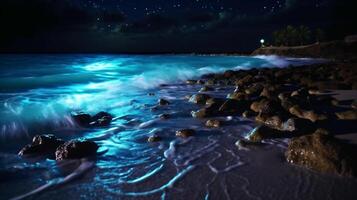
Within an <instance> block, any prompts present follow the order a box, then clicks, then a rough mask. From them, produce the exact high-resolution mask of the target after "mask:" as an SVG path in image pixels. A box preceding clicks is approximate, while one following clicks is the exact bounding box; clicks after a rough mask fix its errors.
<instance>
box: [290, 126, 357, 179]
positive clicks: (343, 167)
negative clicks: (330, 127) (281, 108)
mask: <svg viewBox="0 0 357 200" xmlns="http://www.w3.org/2000/svg"><path fill="white" fill-rule="evenodd" d="M346 145H348V144H343V143H342V142H341V141H339V140H337V139H335V138H334V137H333V136H330V135H328V134H323V133H321V132H315V133H314V134H312V135H306V136H301V137H298V138H294V139H292V140H291V141H290V142H289V145H288V149H287V151H286V152H285V156H286V160H287V161H288V162H289V163H292V164H295V165H299V166H302V167H306V168H309V169H311V170H315V171H318V172H322V173H329V174H335V175H342V176H355V175H356V167H355V166H356V165H355V164H354V163H353V162H355V161H354V159H352V156H351V155H352V154H349V152H348V150H347V149H346V148H344V147H345V146H346Z"/></svg>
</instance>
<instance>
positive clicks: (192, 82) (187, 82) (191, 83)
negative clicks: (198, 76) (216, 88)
mask: <svg viewBox="0 0 357 200" xmlns="http://www.w3.org/2000/svg"><path fill="white" fill-rule="evenodd" d="M196 82H197V81H196V80H187V81H186V84H188V85H194V84H196Z"/></svg>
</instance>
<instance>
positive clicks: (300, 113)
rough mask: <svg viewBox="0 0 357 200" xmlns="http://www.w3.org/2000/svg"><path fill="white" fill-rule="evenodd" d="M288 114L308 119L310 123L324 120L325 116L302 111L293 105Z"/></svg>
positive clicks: (310, 111)
mask: <svg viewBox="0 0 357 200" xmlns="http://www.w3.org/2000/svg"><path fill="white" fill-rule="evenodd" d="M289 112H290V113H291V114H292V115H295V116H296V117H299V118H303V119H308V120H310V121H312V122H316V121H318V120H326V119H327V116H326V115H323V114H317V113H315V112H314V111H313V110H303V109H301V108H300V107H299V106H298V105H295V106H293V107H291V108H290V109H289Z"/></svg>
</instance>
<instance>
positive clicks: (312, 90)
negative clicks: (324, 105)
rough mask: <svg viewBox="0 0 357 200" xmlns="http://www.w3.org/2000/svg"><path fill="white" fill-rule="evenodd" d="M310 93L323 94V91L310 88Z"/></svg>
mask: <svg viewBox="0 0 357 200" xmlns="http://www.w3.org/2000/svg"><path fill="white" fill-rule="evenodd" d="M308 92H309V94H310V95H321V94H323V92H322V91H321V90H318V89H309V91H308Z"/></svg>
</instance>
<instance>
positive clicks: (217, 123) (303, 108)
mask: <svg viewBox="0 0 357 200" xmlns="http://www.w3.org/2000/svg"><path fill="white" fill-rule="evenodd" d="M355 64H356V63H355V62H354V61H353V60H352V61H349V62H343V61H331V62H328V63H319V64H311V65H303V66H293V67H292V66H289V67H284V68H278V67H274V68H252V69H245V70H227V71H225V72H222V73H211V74H205V75H203V76H202V77H201V79H198V80H187V81H186V82H184V83H182V82H181V83H177V84H174V85H170V84H165V85H161V86H160V87H158V88H155V89H152V90H150V92H153V93H148V94H145V95H147V97H148V98H151V99H154V100H158V101H157V103H154V104H149V105H145V106H143V107H142V108H139V107H138V109H142V111H143V112H148V113H151V114H152V117H153V118H152V119H148V121H146V120H144V121H142V120H140V119H139V120H138V119H137V118H131V117H130V116H129V117H128V119H125V118H123V119H120V120H125V121H127V123H125V124H124V125H125V126H126V125H127V126H128V127H129V128H132V129H133V130H136V131H142V132H143V133H141V132H140V136H139V139H138V140H133V141H134V142H138V145H140V146H147V148H148V149H146V150H148V152H147V154H145V157H149V158H150V156H152V155H151V154H152V153H153V152H154V155H155V156H156V154H157V156H158V157H155V158H162V161H161V163H162V165H161V166H162V167H160V168H159V169H157V171H155V169H154V171H155V172H157V174H152V175H151V174H150V175H149V176H148V177H145V174H144V175H142V177H145V179H147V180H148V181H147V182H144V183H147V184H148V185H149V186H147V185H146V186H143V188H145V189H147V188H149V189H152V187H151V186H150V185H151V184H156V183H157V182H156V181H161V182H163V181H167V182H170V181H177V183H176V184H175V187H173V190H170V193H169V192H167V195H168V197H172V198H173V199H180V198H177V196H175V194H176V195H178V193H175V189H176V188H180V187H181V188H182V189H183V190H182V191H186V192H185V195H186V196H187V197H190V196H191V195H192V194H193V193H194V192H195V191H196V190H197V191H199V190H202V188H201V184H193V185H191V184H189V183H196V182H195V181H197V180H196V178H195V177H196V176H195V175H194V176H192V174H191V173H192V172H191V171H189V172H187V173H190V174H191V176H189V175H185V176H184V177H183V179H182V180H176V178H175V177H177V176H180V175H178V174H181V172H184V173H186V171H185V170H184V169H193V171H195V172H199V173H195V174H197V176H198V177H200V179H202V180H203V181H205V180H208V178H211V177H210V176H211V175H212V174H214V178H213V179H212V183H213V182H214V180H215V179H216V177H218V178H217V179H222V180H223V181H225V180H229V182H228V183H225V182H223V183H224V184H225V185H224V186H221V187H223V188H222V189H224V190H229V191H232V194H231V195H234V196H237V195H238V194H241V195H244V194H245V195H246V193H244V192H243V193H240V192H239V189H240V188H241V187H247V188H242V189H243V190H244V191H245V192H246V191H248V193H251V194H256V197H265V195H266V194H267V193H265V192H267V191H266V190H265V189H266V188H267V186H266V185H264V184H267V183H269V185H271V186H272V188H276V190H272V194H273V195H284V194H282V193H280V189H281V190H284V188H285V195H286V197H289V194H287V193H286V192H287V191H289V190H291V191H295V192H296V193H298V192H300V189H299V188H297V187H296V186H295V185H294V184H292V183H295V182H296V181H297V180H299V181H301V178H303V180H304V179H310V178H311V179H312V180H311V181H312V182H315V181H316V182H317V184H316V186H317V187H313V189H318V187H320V186H321V187H322V188H328V187H329V185H327V184H326V183H324V181H326V180H336V181H338V183H339V185H341V186H344V184H346V185H348V186H346V187H347V188H352V187H353V186H355V185H356V184H357V183H356V182H355V179H354V178H355V177H356V173H355V172H356V171H355V170H356V168H355V166H356V165H355V162H356V160H357V159H356V157H354V156H355V155H353V153H351V152H353V150H355V146H353V144H354V145H356V144H357V143H355V142H353V144H351V143H352V142H351V141H354V139H355V138H356V134H355V133H357V130H355V129H356V126H355V124H356V122H357V121H356V119H351V115H350V114H351V113H350V114H349V115H340V116H339V115H337V114H336V113H343V112H345V111H353V113H355V112H356V108H355V106H354V105H355V104H353V103H354V102H352V101H350V100H351V98H352V96H353V95H352V94H354V93H353V91H356V85H355V77H356V68H355V67H354V66H355ZM341 89H343V90H341ZM346 89H348V90H346ZM352 89H353V90H352ZM336 94H337V96H334V95H336ZM188 95H189V96H188ZM352 99H354V100H356V98H355V96H353V98H352ZM178 108H180V109H178ZM347 114H348V113H347ZM98 115H100V117H96V116H98ZM341 116H342V118H343V117H347V118H350V119H347V118H345V119H341ZM75 117H76V118H77V119H78V120H79V121H77V122H78V124H79V123H83V124H82V125H83V128H87V129H86V132H90V130H92V129H96V128H100V127H101V125H102V124H101V123H104V124H103V125H104V126H103V127H104V128H103V127H102V128H103V129H105V128H106V127H108V124H109V123H110V122H111V120H112V117H114V118H113V121H112V126H109V127H110V129H111V128H112V127H115V125H116V124H115V116H111V115H110V114H109V113H98V114H97V115H95V116H89V118H91V119H87V118H88V116H87V115H86V114H81V115H77V116H75ZM82 117H83V118H82ZM352 117H353V116H352ZM93 118H95V119H96V121H95V122H96V125H99V126H90V124H91V121H92V120H93ZM97 118H98V119H97ZM98 120H99V121H98ZM162 124H166V126H162ZM131 125H132V126H131ZM109 127H108V128H109ZM116 128H118V127H116ZM121 128H122V127H120V128H118V129H117V130H113V131H110V130H108V131H103V132H102V131H100V132H101V133H100V134H99V135H96V134H93V135H92V134H89V135H92V136H89V138H87V139H89V140H90V141H94V142H95V143H98V144H99V145H100V144H103V142H104V143H105V142H106V141H105V140H108V139H110V140H112V139H114V140H117V141H118V144H117V145H123V146H125V141H121V140H120V139H118V138H121V137H123V138H124V140H125V138H130V139H132V138H133V137H138V136H137V135H136V134H134V135H125V134H126V133H123V132H122V131H123V130H124V129H121ZM129 130H130V129H129ZM123 134H124V135H123ZM116 135H118V136H116ZM58 136H59V135H58ZM43 137H44V138H46V137H50V138H51V137H52V136H43ZM116 137H118V138H116ZM336 138H338V139H336ZM63 139H64V141H61V143H62V142H65V141H66V140H67V139H68V138H63ZM77 139H78V138H75V140H77ZM340 139H347V140H348V141H346V140H340ZM56 141H58V140H56ZM121 142H124V143H122V144H121ZM114 145H115V144H114ZM54 149H55V148H54ZM25 150H26V149H25ZM57 150H58V149H57ZM57 150H56V152H57ZM101 150H102V151H103V149H101ZM112 150H113V149H107V150H104V151H103V152H109V153H111V154H110V155H109V157H105V156H106V153H103V156H104V159H103V158H102V155H98V158H97V159H98V161H97V162H98V165H99V166H101V167H99V168H98V169H96V170H98V171H96V173H95V174H94V173H93V174H94V175H93V174H92V176H95V177H97V176H100V177H101V176H103V175H105V174H106V173H109V174H110V177H111V179H112V178H113V176H114V177H116V176H118V174H111V171H112V170H113V168H110V169H109V172H106V171H105V167H103V166H105V165H107V164H108V163H112V164H114V165H115V164H118V163H115V162H116V160H114V159H112V158H111V156H114V155H116V153H115V154H113V152H112ZM50 151H53V148H51V150H50ZM102 151H100V150H99V152H102ZM90 153H91V154H90V155H92V154H93V151H91V152H90ZM130 153H132V150H131V149H130V148H129V149H128V152H127V154H125V155H126V156H129V158H130V155H131V154H130ZM134 153H135V152H134ZM56 154H57V153H56ZM336 155H337V156H336ZM56 156H57V155H56ZM81 156H84V157H86V156H88V154H86V153H84V155H81ZM117 156H121V155H120V153H118V155H117ZM265 156H267V157H265ZM124 157H125V156H124ZM109 158H110V159H109ZM113 158H114V157H113ZM56 159H57V158H56ZM61 159H62V158H61ZM205 160H206V161H205ZM207 160H208V161H207ZM216 160H217V161H218V162H215V161H216ZM228 161H230V162H228ZM161 163H160V164H161ZM224 163H225V164H224ZM316 163H317V164H316ZM150 164H152V163H151V162H148V163H146V164H145V165H150ZM103 168H104V169H103ZM115 169H116V170H120V169H121V168H120V167H118V168H115ZM132 169H134V168H132ZM179 169H183V171H179ZM266 169H269V170H272V171H271V174H270V173H265V170H266ZM150 170H152V168H150ZM161 170H162V171H161ZM170 170H172V171H174V172H175V174H174V175H175V176H172V177H174V178H173V179H170V176H166V175H167V173H168V172H167V171H170ZM280 170H282V171H283V172H282V171H280ZM103 171H104V172H103ZM242 171H243V172H242ZM74 172H75V171H74ZM252 172H253V174H255V173H257V174H259V176H256V177H255V176H252V175H251V174H252ZM316 172H317V173H316ZM237 174H239V176H238V175H237ZM151 176H153V177H154V178H157V179H152V178H153V177H151ZM351 177H352V178H351ZM118 178H120V176H119V177H118ZM132 178H134V177H132ZM149 178H150V179H149ZM271 178H274V180H276V181H271V182H269V180H270V179H271ZM138 179H139V180H140V177H139V178H138V177H136V179H134V180H138ZM286 179H287V180H288V181H287V184H291V185H290V186H289V187H284V186H285V184H283V185H281V183H280V182H279V180H286ZM129 180H130V179H129ZM242 180H243V186H241V187H239V186H238V185H236V184H238V183H240V181H242ZM248 180H249V181H248ZM262 180H264V181H262ZM349 181H350V182H349ZM150 183H151V184H150ZM183 183H185V184H186V185H190V187H191V186H192V187H193V189H192V190H190V188H187V187H184V185H185V184H183ZM201 183H202V182H201ZM221 183H222V182H221ZM260 183H262V184H263V185H261V186H260V187H258V186H257V187H256V186H255V185H256V184H258V185H259V184H260ZM302 183H310V181H307V182H306V180H305V181H302ZM84 184H89V185H91V184H92V182H91V181H89V182H85V183H84ZM93 184H97V185H100V184H98V183H93ZM117 185H118V183H115V184H111V185H109V186H110V187H115V186H117ZM124 185H125V184H124ZM143 185H145V184H143ZM71 186H72V185H68V188H70V187H71ZM248 186H250V188H249V187H248ZM274 186H275V187H274ZM31 187H32V185H31ZM135 187H136V188H140V183H139V186H138V185H135ZM304 187H305V186H304ZM306 187H308V188H305V189H309V187H310V186H306ZM88 188H90V187H88ZM124 188H125V189H126V191H131V190H133V188H131V187H130V186H127V187H124ZM184 188H185V189H184ZM286 188H288V189H286ZM60 189H63V188H60ZM99 189H102V188H100V187H99ZM149 189H148V191H150V192H149V193H148V195H146V194H145V193H138V194H140V195H144V196H145V197H146V198H147V199H158V197H159V194H160V192H161V191H159V190H155V189H152V190H149ZM236 189H237V190H236ZM26 190H28V189H26ZM92 190H95V188H94V189H90V191H91V193H92V192H93V191H92ZM168 190H169V189H168ZM203 190H204V191H207V195H208V194H209V195H211V194H213V195H212V197H213V199H214V197H216V198H219V197H220V196H221V195H222V194H220V193H219V191H220V190H221V188H220V187H219V189H217V188H216V187H212V188H210V187H209V186H206V188H205V187H203ZM124 191H125V190H124ZM135 191H136V190H135ZM157 191H158V193H156V192H157ZM233 191H236V192H233ZM264 191H265V192H264ZM327 191H330V190H327ZM343 191H344V190H343V189H341V187H337V188H336V189H331V192H332V193H333V192H337V193H338V194H339V195H342V196H349V195H350V196H356V195H357V194H355V193H354V192H353V191H352V192H350V193H346V194H343ZM87 192H89V191H87ZM105 192H108V191H105ZM105 192H104V194H106V193H105ZM111 192H113V191H111ZM151 192H152V193H151ZM171 192H172V193H171ZM53 193H54V192H46V193H44V194H43V195H41V196H39V198H40V199H46V198H48V197H49V196H51V195H53ZM128 194H133V195H134V194H136V193H135V192H132V193H130V192H128ZM151 194H153V195H151ZM72 195H73V197H76V193H73V194H72ZM106 195H108V194H106ZM111 195H113V196H114V197H117V196H121V195H122V196H123V197H125V195H126V194H125V192H123V193H116V192H115V191H114V192H113V193H111ZM150 195H151V196H150ZM171 195H172V196H171ZM229 195H230V194H229ZM311 195H312V196H315V195H323V196H324V195H328V193H326V194H325V193H324V191H323V190H317V191H316V192H315V191H314V192H313V193H311ZM248 196H249V195H248ZM145 197H143V199H146V198H145ZM180 197H182V196H181V195H180ZM191 197H192V196H191ZM197 197H198V196H197ZM296 197H304V194H303V193H301V194H300V193H299V194H297V196H296ZM57 198H61V195H59V196H58V197H57ZM272 198H273V197H272ZM243 199H244V198H243ZM247 199H249V197H247Z"/></svg>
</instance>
